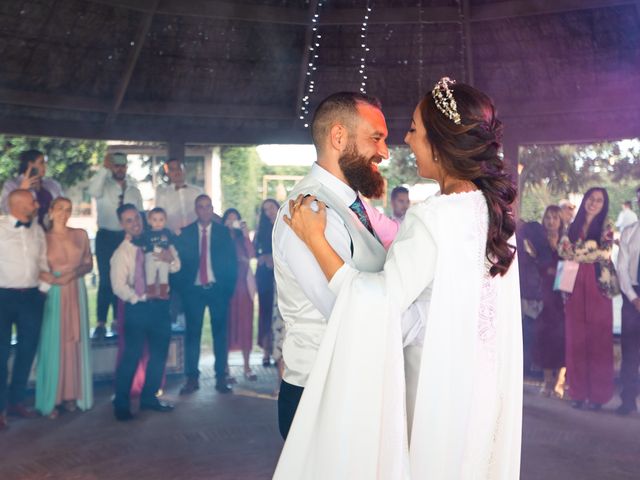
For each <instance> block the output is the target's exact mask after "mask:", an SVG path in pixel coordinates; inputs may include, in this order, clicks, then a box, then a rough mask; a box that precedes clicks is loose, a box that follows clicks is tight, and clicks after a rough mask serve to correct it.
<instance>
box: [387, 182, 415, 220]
mask: <svg viewBox="0 0 640 480" xmlns="http://www.w3.org/2000/svg"><path fill="white" fill-rule="evenodd" d="M410 206H411V201H410V200H409V189H407V188H406V187H403V186H402V185H399V186H397V187H395V188H394V189H393V190H391V209H392V210H393V216H392V217H391V218H392V219H393V220H395V221H396V222H397V223H398V224H400V223H402V221H403V220H404V216H405V214H406V213H407V210H409V207H410Z"/></svg>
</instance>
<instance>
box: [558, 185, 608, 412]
mask: <svg viewBox="0 0 640 480" xmlns="http://www.w3.org/2000/svg"><path fill="white" fill-rule="evenodd" d="M608 212H609V196H608V195H607V191H606V190H605V189H604V188H599V187H596V188H591V189H589V190H588V191H587V193H586V194H585V195H584V198H583V199H582V203H581V204H580V208H579V209H578V213H577V215H576V218H575V220H574V221H573V223H572V224H571V226H570V227H569V230H568V235H567V236H565V237H563V238H562V240H561V241H560V246H559V254H560V257H562V258H564V259H567V260H573V261H575V262H577V263H578V264H579V268H578V272H577V275H576V280H575V286H574V287H573V291H572V293H570V294H568V295H567V300H566V302H565V309H564V313H565V332H566V350H565V354H566V362H567V377H568V379H569V395H571V399H572V400H573V404H572V405H573V407H574V408H582V407H583V406H584V405H585V403H586V404H587V406H588V407H589V408H592V409H594V410H599V409H600V408H601V407H602V405H603V404H605V403H607V402H608V401H609V400H610V399H611V397H612V396H613V388H614V387H613V309H612V304H611V297H612V296H613V295H615V293H617V292H616V288H615V287H616V277H615V271H614V270H613V264H612V263H611V247H612V245H613V229H612V226H611V224H610V222H608V220H607V213H608Z"/></svg>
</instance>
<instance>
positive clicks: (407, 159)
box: [380, 147, 425, 193]
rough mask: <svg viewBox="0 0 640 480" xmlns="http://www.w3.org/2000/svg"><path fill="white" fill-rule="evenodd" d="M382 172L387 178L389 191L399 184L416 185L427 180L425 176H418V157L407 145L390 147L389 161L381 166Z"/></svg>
mask: <svg viewBox="0 0 640 480" xmlns="http://www.w3.org/2000/svg"><path fill="white" fill-rule="evenodd" d="M380 172H381V173H382V174H383V175H384V177H385V178H386V179H387V184H388V186H389V188H388V190H389V193H390V192H391V190H392V189H393V188H394V187H397V186H398V185H416V184H418V183H424V182H425V179H424V178H421V177H420V176H418V171H417V168H416V157H415V156H414V155H413V153H411V150H409V148H407V147H392V148H390V149H389V162H388V163H387V164H386V165H385V166H383V167H381V168H380Z"/></svg>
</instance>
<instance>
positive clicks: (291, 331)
mask: <svg viewBox="0 0 640 480" xmlns="http://www.w3.org/2000/svg"><path fill="white" fill-rule="evenodd" d="M309 175H310V176H312V177H315V178H317V179H318V180H319V181H320V182H321V183H322V184H323V185H324V186H325V187H326V188H328V189H330V190H331V191H332V192H333V193H334V194H335V195H336V196H338V197H339V198H340V200H341V201H343V202H344V205H345V206H347V207H348V206H349V205H351V204H352V203H353V202H354V201H355V199H356V192H355V191H354V190H353V189H351V188H350V187H349V186H348V185H347V184H345V183H344V182H342V181H340V180H338V179H337V178H336V177H334V176H333V175H332V174H330V173H329V172H328V171H326V170H325V169H324V168H322V167H321V166H319V165H318V164H317V163H314V164H313V166H312V167H311V171H310V173H309ZM285 214H286V215H289V204H288V202H285V204H284V205H283V206H282V208H281V209H280V212H279V213H278V221H276V224H275V227H274V230H273V259H274V264H275V277H276V285H277V288H278V308H279V309H280V314H281V315H282V318H283V320H284V322H285V332H286V333H285V340H284V345H283V357H284V361H285V371H284V377H283V378H284V381H285V382H287V383H290V384H292V385H297V386H300V387H304V385H305V383H306V381H307V377H308V376H309V372H310V371H311V368H312V367H313V363H314V360H315V358H316V353H317V350H318V347H319V346H320V341H321V340H322V336H323V334H324V330H325V327H326V323H327V319H328V318H329V316H330V315H331V310H332V309H333V304H334V303H335V301H336V297H335V295H334V294H333V292H331V290H330V289H329V284H328V282H327V278H326V277H325V275H324V273H322V269H321V268H320V266H319V265H318V262H317V261H316V259H315V257H314V256H313V254H312V253H311V252H310V251H309V249H308V248H307V246H306V245H305V244H304V243H303V242H302V240H300V239H299V238H298V237H297V236H296V234H295V233H294V232H293V231H292V230H291V229H290V228H289V227H288V226H287V224H286V223H284V222H283V221H282V216H283V215H285ZM325 236H326V237H327V240H328V241H329V244H331V246H332V247H333V249H334V250H335V251H336V253H337V254H338V255H340V257H341V258H342V260H343V261H344V262H345V263H349V264H351V237H350V236H349V233H348V231H347V229H346V227H345V224H344V222H343V221H342V219H341V218H340V216H339V215H338V214H337V213H336V212H335V211H333V210H332V209H327V227H326V230H325Z"/></svg>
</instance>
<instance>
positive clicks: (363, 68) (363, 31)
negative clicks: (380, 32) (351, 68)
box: [358, 0, 373, 94]
mask: <svg viewBox="0 0 640 480" xmlns="http://www.w3.org/2000/svg"><path fill="white" fill-rule="evenodd" d="M372 1H373V0H367V8H366V10H365V13H364V17H363V19H362V26H361V27H360V49H361V54H360V68H359V69H358V73H359V74H360V92H361V93H364V94H366V93H367V83H368V82H367V81H368V79H369V77H368V75H367V63H366V59H367V53H368V52H369V47H368V46H367V29H368V28H369V16H370V15H371V11H372V6H371V5H372Z"/></svg>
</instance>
